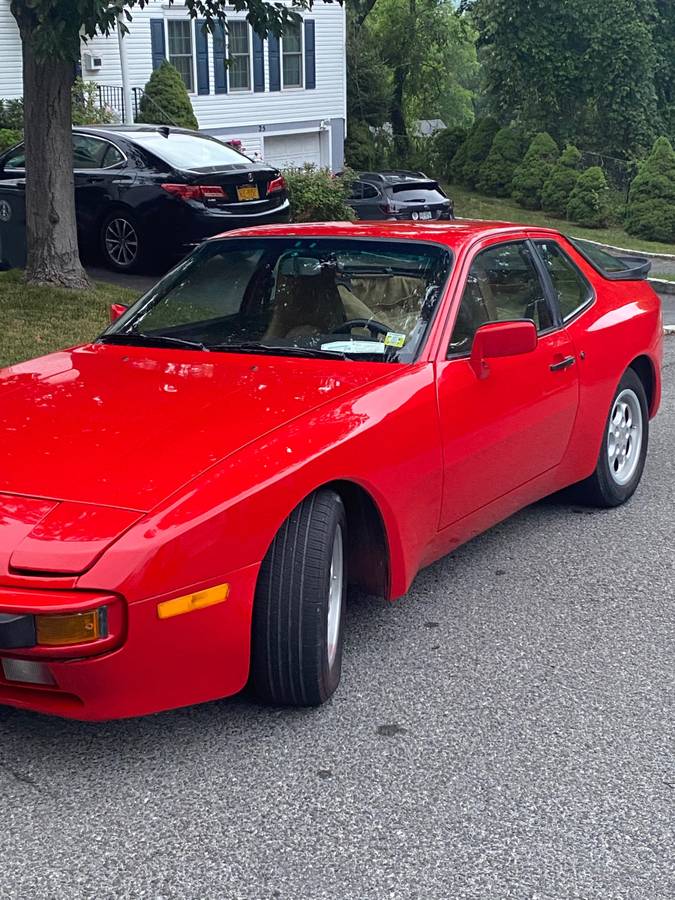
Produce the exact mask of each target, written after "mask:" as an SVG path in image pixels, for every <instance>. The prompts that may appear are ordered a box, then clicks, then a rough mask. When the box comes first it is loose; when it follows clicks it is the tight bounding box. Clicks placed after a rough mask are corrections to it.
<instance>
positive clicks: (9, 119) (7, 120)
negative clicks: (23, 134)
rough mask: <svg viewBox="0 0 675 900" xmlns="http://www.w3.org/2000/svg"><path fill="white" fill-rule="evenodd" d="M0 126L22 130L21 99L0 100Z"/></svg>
mask: <svg viewBox="0 0 675 900" xmlns="http://www.w3.org/2000/svg"><path fill="white" fill-rule="evenodd" d="M0 128H9V129H12V130H14V131H22V130H23V100H0Z"/></svg>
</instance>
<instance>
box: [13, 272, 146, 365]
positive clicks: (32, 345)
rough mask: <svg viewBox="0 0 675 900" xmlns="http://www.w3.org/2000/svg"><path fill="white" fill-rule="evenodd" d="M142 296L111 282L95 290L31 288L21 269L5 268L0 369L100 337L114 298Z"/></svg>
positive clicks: (116, 300) (128, 299) (126, 300)
mask: <svg viewBox="0 0 675 900" xmlns="http://www.w3.org/2000/svg"><path fill="white" fill-rule="evenodd" d="M137 297H138V292H135V291H128V290H126V289H125V288H120V287H116V286H115V285H111V284H95V285H94V287H93V289H92V290H90V291H66V290H63V289H62V288H45V287H31V286H29V285H27V284H24V283H23V281H22V280H21V273H20V272H16V271H14V272H0V368H1V367H2V366H7V365H11V364H12V363H15V362H21V361H23V360H25V359H31V358H32V357H34V356H43V355H44V354H45V353H51V352H52V351H53V350H60V349H63V348H64V347H72V346H73V345H75V344H81V343H83V342H85V341H88V340H90V339H91V338H94V337H96V335H97V334H99V333H100V332H101V331H102V330H103V329H104V328H105V326H106V324H107V322H108V307H109V306H110V304H111V303H130V302H132V301H134V300H136V299H137Z"/></svg>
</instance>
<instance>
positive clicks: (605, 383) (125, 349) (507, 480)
mask: <svg viewBox="0 0 675 900" xmlns="http://www.w3.org/2000/svg"><path fill="white" fill-rule="evenodd" d="M647 268H648V264H646V263H645V262H644V260H640V259H633V258H615V257H613V256H609V255H606V254H605V253H603V252H601V251H599V250H597V249H594V248H593V247H592V246H591V245H588V244H582V243H577V242H573V241H571V240H569V239H567V238H565V237H563V236H562V235H561V234H559V233H557V232H555V231H551V230H544V229H538V228H528V227H524V226H513V225H505V224H499V223H485V222H481V223H478V222H464V223H462V222H455V223H435V224H429V225H419V224H408V225H406V224H401V223H384V224H372V225H368V224H358V225H350V224H325V225H306V226H289V225H280V226H270V227H265V228H258V229H249V230H245V231H238V232H232V233H230V234H229V235H227V236H226V237H222V238H216V239H213V240H210V241H208V242H207V243H205V244H203V245H202V246H201V247H200V248H198V249H197V250H196V251H195V252H194V253H193V254H192V255H191V256H190V257H189V258H188V259H186V260H185V261H184V262H182V263H181V264H180V265H179V266H178V267H177V268H176V269H174V270H173V271H172V272H171V273H170V274H169V275H167V276H166V277H165V278H164V279H163V280H162V281H160V282H159V284H157V286H156V287H154V288H153V289H152V290H150V291H149V292H148V293H147V294H145V296H143V297H142V298H141V299H140V300H138V302H137V303H135V304H134V305H133V306H132V307H131V308H129V309H126V308H119V307H118V308H115V309H114V310H113V316H112V319H113V321H112V324H111V325H110V326H109V327H108V328H107V330H106V331H104V332H103V334H102V335H101V336H100V337H98V338H97V339H96V340H94V341H92V343H89V344H86V345H84V346H81V347H76V348H74V349H71V350H66V351H63V352H59V353H53V354H51V355H49V356H46V357H43V358H42V359H37V360H33V361H31V362H26V363H22V364H19V365H15V366H11V367H10V368H7V369H4V370H2V371H0V704H9V705H11V706H16V707H22V708H25V709H32V710H38V711H41V712H45V713H53V714H57V715H61V716H69V717H73V718H79V719H108V718H114V717H121V716H135V715H141V714H144V713H150V712H154V711H158V710H163V709H168V708H171V707H177V706H182V705H186V704H192V703H198V702H201V701H206V700H211V699H214V698H219V697H225V696H227V695H230V694H233V693H235V692H237V691H239V690H241V689H242V688H243V687H244V686H245V685H246V684H247V683H250V684H251V686H252V688H253V690H254V691H255V692H256V693H257V695H258V696H259V697H260V698H262V699H263V700H265V701H267V702H272V703H277V704H285V705H297V706H308V705H316V704H320V703H322V702H323V701H325V700H326V699H327V698H328V697H330V696H331V694H332V693H333V692H334V691H335V689H336V688H337V686H338V683H339V680H340V671H341V665H342V648H343V632H344V614H345V601H346V596H347V586H348V585H349V584H353V585H355V586H357V587H359V588H360V589H362V590H364V591H366V592H368V593H370V594H376V595H383V596H384V597H386V598H388V599H390V600H393V599H395V598H396V597H400V596H401V595H402V594H404V593H405V592H406V591H407V590H408V588H409V587H410V585H411V583H412V581H413V579H414V577H415V574H416V573H417V572H418V571H419V569H420V568H421V567H423V566H426V565H428V564H429V563H431V562H433V561H434V560H436V559H438V558H439V557H441V556H443V555H444V554H446V553H448V552H450V551H451V550H452V549H453V548H455V547H457V546H458V545H459V544H461V543H462V542H463V541H466V540H468V539H469V538H471V537H472V536H474V535H475V534H477V533H478V532H480V531H482V530H484V529H487V528H489V527H490V526H491V525H493V524H494V523H496V522H498V521H499V520H501V519H504V518H505V517H507V516H509V515H510V514H511V513H513V512H514V511H515V510H518V509H520V508H521V507H523V506H525V505H527V504H529V503H532V502H533V501H535V500H537V499H539V498H541V497H543V496H544V495H546V494H550V493H552V492H554V491H558V490H559V489H561V488H564V487H567V486H569V485H577V488H576V490H577V494H578V496H579V497H581V498H582V499H584V500H585V501H586V502H588V503H589V504H593V505H595V506H600V507H612V506H616V505H618V504H620V503H623V502H625V501H626V500H627V499H628V498H629V497H630V496H631V495H632V494H633V492H634V491H635V489H636V487H637V486H638V483H639V481H640V478H641V476H642V471H643V467H644V464H645V457H646V454H647V441H648V435H649V422H650V419H651V418H652V417H653V416H654V415H655V413H656V411H657V409H658V406H659V399H660V392H661V374H660V366H661V350H662V348H661V342H662V326H661V313H660V306H659V301H658V298H657V297H656V295H655V294H654V293H653V291H652V289H651V288H650V286H649V284H648V283H647V281H646V280H645V276H646V271H647Z"/></svg>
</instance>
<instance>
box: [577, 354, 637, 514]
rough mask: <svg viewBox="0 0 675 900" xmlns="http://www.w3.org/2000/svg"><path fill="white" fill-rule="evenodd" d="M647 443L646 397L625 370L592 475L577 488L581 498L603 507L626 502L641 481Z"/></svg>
mask: <svg viewBox="0 0 675 900" xmlns="http://www.w3.org/2000/svg"><path fill="white" fill-rule="evenodd" d="M648 443H649V408H648V405H647V395H646V393H645V389H644V385H643V384H642V381H641V380H640V378H639V377H638V375H637V374H636V373H635V372H634V371H633V369H628V370H627V371H626V372H625V373H624V376H623V378H622V379H621V382H620V384H619V387H618V389H617V392H616V394H615V395H614V399H613V400H612V405H611V407H610V411H609V416H608V417H607V423H606V428H605V435H604V439H603V442H602V446H601V448H600V454H599V456H598V464H597V466H596V469H595V472H594V473H593V474H592V475H591V477H590V478H587V479H586V481H583V482H581V484H579V485H578V487H577V490H578V492H579V496H580V499H581V500H583V501H585V502H587V503H589V504H591V505H593V506H599V507H604V508H609V507H613V506H619V505H620V504H622V503H625V502H626V500H628V499H629V498H630V497H632V495H633V494H634V493H635V490H636V488H637V486H638V484H639V483H640V479H641V478H642V472H643V470H644V466H645V459H646V457H647V447H648Z"/></svg>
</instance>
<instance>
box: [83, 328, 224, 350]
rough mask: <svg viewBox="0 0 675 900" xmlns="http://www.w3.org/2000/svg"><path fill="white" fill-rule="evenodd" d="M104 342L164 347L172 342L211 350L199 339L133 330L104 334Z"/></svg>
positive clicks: (100, 339)
mask: <svg viewBox="0 0 675 900" xmlns="http://www.w3.org/2000/svg"><path fill="white" fill-rule="evenodd" d="M99 341H101V342H102V343H104V344H140V345H142V346H145V347H147V346H150V347H152V346H157V347H162V346H165V345H166V344H171V346H174V347H189V348H190V349H192V350H209V347H207V346H206V344H202V343H201V342H199V341H188V340H187V339H186V338H177V337H171V336H170V335H168V334H146V333H145V332H144V331H131V332H128V333H126V334H125V333H123V332H116V333H114V334H104V335H102V336H101V337H100V338H99Z"/></svg>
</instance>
